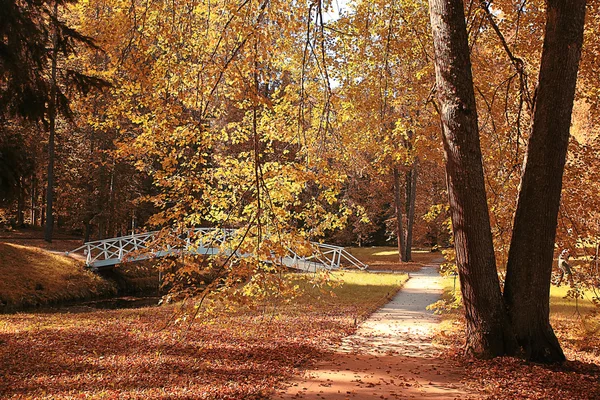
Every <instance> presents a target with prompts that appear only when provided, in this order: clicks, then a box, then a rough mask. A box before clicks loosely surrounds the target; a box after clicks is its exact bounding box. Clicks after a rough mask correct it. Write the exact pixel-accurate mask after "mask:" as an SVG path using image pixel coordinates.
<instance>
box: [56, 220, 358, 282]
mask: <svg viewBox="0 0 600 400" xmlns="http://www.w3.org/2000/svg"><path fill="white" fill-rule="evenodd" d="M160 235H161V233H160V232H158V231H155V232H145V233H138V234H132V235H128V236H120V237H115V238H110V239H103V240H96V241H93V242H86V243H84V244H83V246H81V247H78V248H77V249H75V250H72V251H70V252H68V253H67V254H80V253H83V256H84V257H85V262H86V265H87V266H88V267H89V268H91V269H93V270H100V269H106V268H112V267H114V266H115V265H118V264H121V263H123V262H133V261H141V260H147V259H151V258H160V257H168V256H176V255H180V254H181V253H182V252H183V253H184V254H192V255H193V254H196V255H216V254H225V255H228V256H229V255H232V256H236V257H251V256H252V254H243V253H241V252H239V251H237V250H228V249H227V247H228V245H230V244H231V242H232V239H234V238H236V237H238V232H237V230H236V229H220V228H195V229H191V230H189V231H188V232H187V233H186V234H183V235H177V237H176V239H177V240H176V241H177V242H178V245H172V244H165V245H157V244H158V243H160V240H158V239H159V237H160ZM311 245H312V249H313V251H312V254H310V255H299V254H297V253H296V252H295V251H293V250H292V249H289V248H288V249H287V250H286V254H285V255H283V256H282V257H278V258H277V262H278V263H280V264H281V265H285V266H286V267H289V268H294V269H298V270H302V271H306V272H315V271H317V270H320V269H327V270H335V269H340V268H358V269H361V270H364V269H367V267H368V266H367V265H366V264H364V263H363V262H361V261H360V260H358V259H357V258H356V257H354V256H353V255H352V254H350V253H349V252H348V251H346V250H345V249H344V248H343V247H340V246H334V245H330V244H325V243H316V242H311ZM268 262H273V260H271V261H268Z"/></svg>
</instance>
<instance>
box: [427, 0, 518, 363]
mask: <svg viewBox="0 0 600 400" xmlns="http://www.w3.org/2000/svg"><path fill="white" fill-rule="evenodd" d="M463 7H464V6H463V2H462V1H461V0H429V11H430V18H431V27H432V32H433V40H434V49H435V72H436V84H437V98H438V101H439V103H440V117H441V122H442V126H443V140H444V151H445V157H446V175H447V182H448V197H449V202H450V211H451V217H452V229H453V231H454V243H455V248H456V263H457V266H458V273H459V276H460V282H461V291H462V295H463V302H464V306H465V316H466V329H467V332H466V334H467V343H466V351H467V352H470V353H472V354H474V355H476V356H479V357H495V356H500V355H505V354H512V353H513V352H514V350H515V344H516V343H515V340H514V336H513V335H512V333H511V331H510V326H509V321H508V318H507V315H506V312H505V309H504V303H503V300H502V294H501V292H500V283H499V280H498V274H497V271H496V260H495V255H494V248H493V242H492V234H491V229H490V220H489V214H488V208H487V200H486V193H485V184H484V176H483V165H482V159H481V148H480V143H479V131H478V127H477V110H476V105H475V93H474V90H473V77H472V73H471V60H470V57H469V46H468V42H467V30H466V23H465V16H464V8H463Z"/></svg>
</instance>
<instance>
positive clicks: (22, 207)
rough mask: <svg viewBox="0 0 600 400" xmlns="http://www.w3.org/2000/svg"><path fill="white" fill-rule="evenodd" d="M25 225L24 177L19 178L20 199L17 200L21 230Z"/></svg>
mask: <svg viewBox="0 0 600 400" xmlns="http://www.w3.org/2000/svg"><path fill="white" fill-rule="evenodd" d="M24 225H25V184H24V182H23V177H22V176H20V177H19V198H18V200H17V226H18V227H19V228H21V227H23V226H24Z"/></svg>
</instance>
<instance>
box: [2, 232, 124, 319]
mask: <svg viewBox="0 0 600 400" xmlns="http://www.w3.org/2000/svg"><path fill="white" fill-rule="evenodd" d="M0 276H2V279H1V280H0V304H2V305H0V310H12V309H17V308H22V307H35V306H40V305H45V304H53V303H58V302H63V301H73V300H79V299H88V298H91V297H94V296H101V295H108V294H114V293H116V287H115V286H114V285H112V284H111V283H110V282H107V281H105V280H103V279H102V278H100V277H98V276H96V275H94V274H93V273H91V272H89V271H86V270H85V269H84V268H83V265H82V264H81V262H78V261H76V260H73V259H71V258H69V257H65V256H63V255H60V254H55V253H52V252H50V251H47V250H43V249H39V248H36V247H31V246H23V245H18V244H13V243H3V242H0Z"/></svg>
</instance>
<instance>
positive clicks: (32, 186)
mask: <svg viewBox="0 0 600 400" xmlns="http://www.w3.org/2000/svg"><path fill="white" fill-rule="evenodd" d="M35 185H36V180H35V174H33V175H31V226H35V225H36V222H37V221H36V214H35V196H36V193H35Z"/></svg>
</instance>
